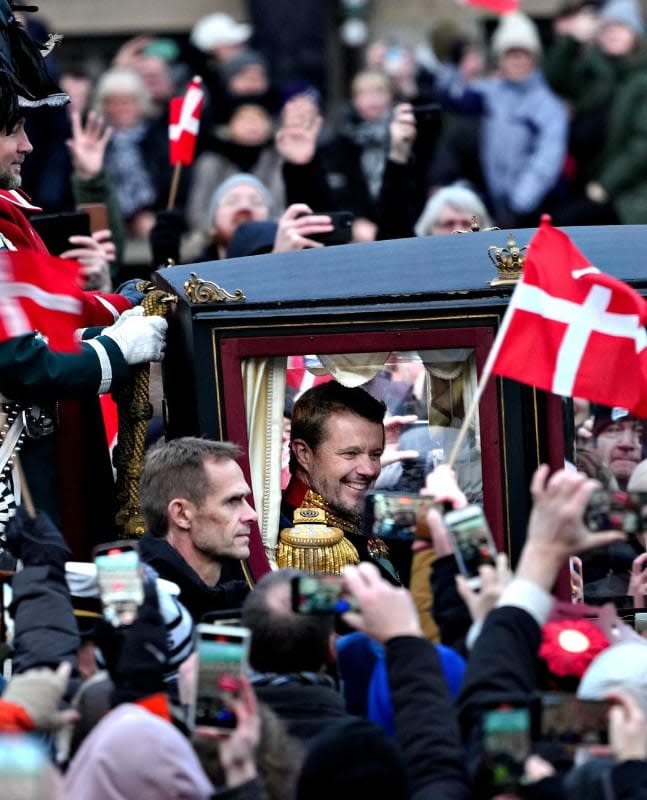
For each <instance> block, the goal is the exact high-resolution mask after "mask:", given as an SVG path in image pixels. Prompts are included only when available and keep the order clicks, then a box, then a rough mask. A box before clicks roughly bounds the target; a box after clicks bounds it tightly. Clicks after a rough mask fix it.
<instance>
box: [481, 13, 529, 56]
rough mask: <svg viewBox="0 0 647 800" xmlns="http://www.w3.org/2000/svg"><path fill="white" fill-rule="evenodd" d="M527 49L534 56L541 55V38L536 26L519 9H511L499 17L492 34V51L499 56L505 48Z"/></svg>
mask: <svg viewBox="0 0 647 800" xmlns="http://www.w3.org/2000/svg"><path fill="white" fill-rule="evenodd" d="M513 49H519V50H527V51H528V52H529V53H533V55H535V56H540V55H541V40H540V38H539V33H538V31H537V26H536V25H535V23H534V22H533V21H532V20H531V19H530V17H529V16H527V15H526V14H523V13H522V12H521V11H511V12H510V13H509V14H504V15H503V16H502V17H501V21H500V22H499V24H498V26H497V28H496V30H495V31H494V33H493V34H492V52H493V53H494V55H495V56H501V55H503V53H505V52H506V50H513Z"/></svg>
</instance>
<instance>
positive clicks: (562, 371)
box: [488, 217, 647, 416]
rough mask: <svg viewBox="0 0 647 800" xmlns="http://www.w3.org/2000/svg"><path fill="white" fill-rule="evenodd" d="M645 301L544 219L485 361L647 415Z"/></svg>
mask: <svg viewBox="0 0 647 800" xmlns="http://www.w3.org/2000/svg"><path fill="white" fill-rule="evenodd" d="M646 323H647V302H646V301H645V300H644V299H643V298H642V297H641V296H640V295H639V294H638V292H636V291H635V290H634V289H632V288H631V287H630V286H628V285H627V284H626V283H623V282H622V281H620V280H618V279H617V278H613V277H611V276H610V275H605V274H604V273H603V272H600V271H599V270H598V269H597V267H594V266H593V265H592V264H591V262H590V261H589V260H588V259H587V258H586V256H584V255H583V254H582V253H581V252H580V251H579V250H578V249H577V247H576V246H575V244H574V243H573V242H572V241H571V239H569V237H568V236H567V235H566V234H565V233H564V232H563V231H560V230H558V229H556V228H553V226H552V225H551V224H550V220H549V218H547V217H544V218H543V219H542V222H541V225H540V227H539V230H538V231H537V233H536V234H535V235H534V236H533V238H532V240H531V242H530V244H529V246H528V252H527V255H526V259H525V263H524V267H523V275H522V277H521V279H520V280H519V283H518V284H517V286H516V287H515V290H514V292H513V294H512V297H511V299H510V305H509V306H508V310H507V311H506V314H505V317H504V319H503V322H502V324H501V329H500V330H499V333H498V335H497V338H496V341H495V343H494V345H493V348H492V352H491V353H490V357H489V359H488V361H489V363H490V364H491V365H492V372H493V373H494V374H495V375H502V376H504V377H507V378H513V379H514V380H517V381H519V382H521V383H526V384H529V385H530V386H535V387H537V388H539V389H544V390H546V391H548V392H553V393H554V394H559V395H562V396H565V397H583V398H585V399H587V400H590V401H592V402H594V403H600V404H602V405H606V406H622V407H624V408H627V409H629V410H630V411H632V412H633V413H634V414H636V415H637V416H647V334H646V333H645V328H644V326H645V324H646Z"/></svg>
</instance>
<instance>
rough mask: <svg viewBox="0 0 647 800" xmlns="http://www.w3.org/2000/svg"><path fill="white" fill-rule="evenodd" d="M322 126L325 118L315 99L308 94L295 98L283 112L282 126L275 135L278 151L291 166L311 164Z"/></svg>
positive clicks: (287, 104)
mask: <svg viewBox="0 0 647 800" xmlns="http://www.w3.org/2000/svg"><path fill="white" fill-rule="evenodd" d="M322 125H323V117H322V116H321V114H320V113H319V109H318V107H317V103H316V102H315V100H314V98H312V97H310V96H309V95H307V94H300V95H297V96H296V97H293V98H292V99H291V100H288V102H287V103H286V104H285V105H284V106H283V111H282V112H281V124H280V127H279V129H278V130H277V132H276V135H275V144H276V149H277V150H278V152H279V153H280V155H281V156H282V157H283V159H285V161H287V162H288V163H290V164H309V163H310V161H312V159H313V157H314V154H315V150H316V148H317V138H318V136H319V133H320V131H321V126H322Z"/></svg>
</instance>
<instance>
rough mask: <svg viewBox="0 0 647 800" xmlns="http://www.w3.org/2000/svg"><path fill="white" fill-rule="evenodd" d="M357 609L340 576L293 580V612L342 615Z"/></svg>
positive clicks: (304, 576)
mask: <svg viewBox="0 0 647 800" xmlns="http://www.w3.org/2000/svg"><path fill="white" fill-rule="evenodd" d="M356 608H357V605H356V603H355V602H354V600H353V598H352V597H350V596H349V595H348V594H347V593H346V592H345V591H344V586H343V583H342V579H341V578H340V577H339V576H338V575H303V576H301V577H297V578H292V610H293V611H296V612H297V613H298V614H341V613H343V612H344V611H351V610H354V609H356Z"/></svg>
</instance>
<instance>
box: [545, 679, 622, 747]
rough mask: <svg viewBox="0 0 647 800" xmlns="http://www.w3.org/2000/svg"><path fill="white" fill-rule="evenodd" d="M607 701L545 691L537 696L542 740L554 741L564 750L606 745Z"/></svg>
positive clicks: (607, 725)
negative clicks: (539, 706)
mask: <svg viewBox="0 0 647 800" xmlns="http://www.w3.org/2000/svg"><path fill="white" fill-rule="evenodd" d="M608 712H609V703H608V702H607V701H606V700H580V699H579V698H578V697H575V695H570V694H563V693H562V694H560V693H558V692H553V693H551V692H548V693H546V694H543V695H542V696H541V732H540V736H541V739H542V741H549V742H556V743H559V744H561V745H562V746H564V747H566V749H567V750H573V751H574V750H575V748H580V747H587V746H589V747H590V746H594V745H606V744H607V742H608V727H609V723H608Z"/></svg>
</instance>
